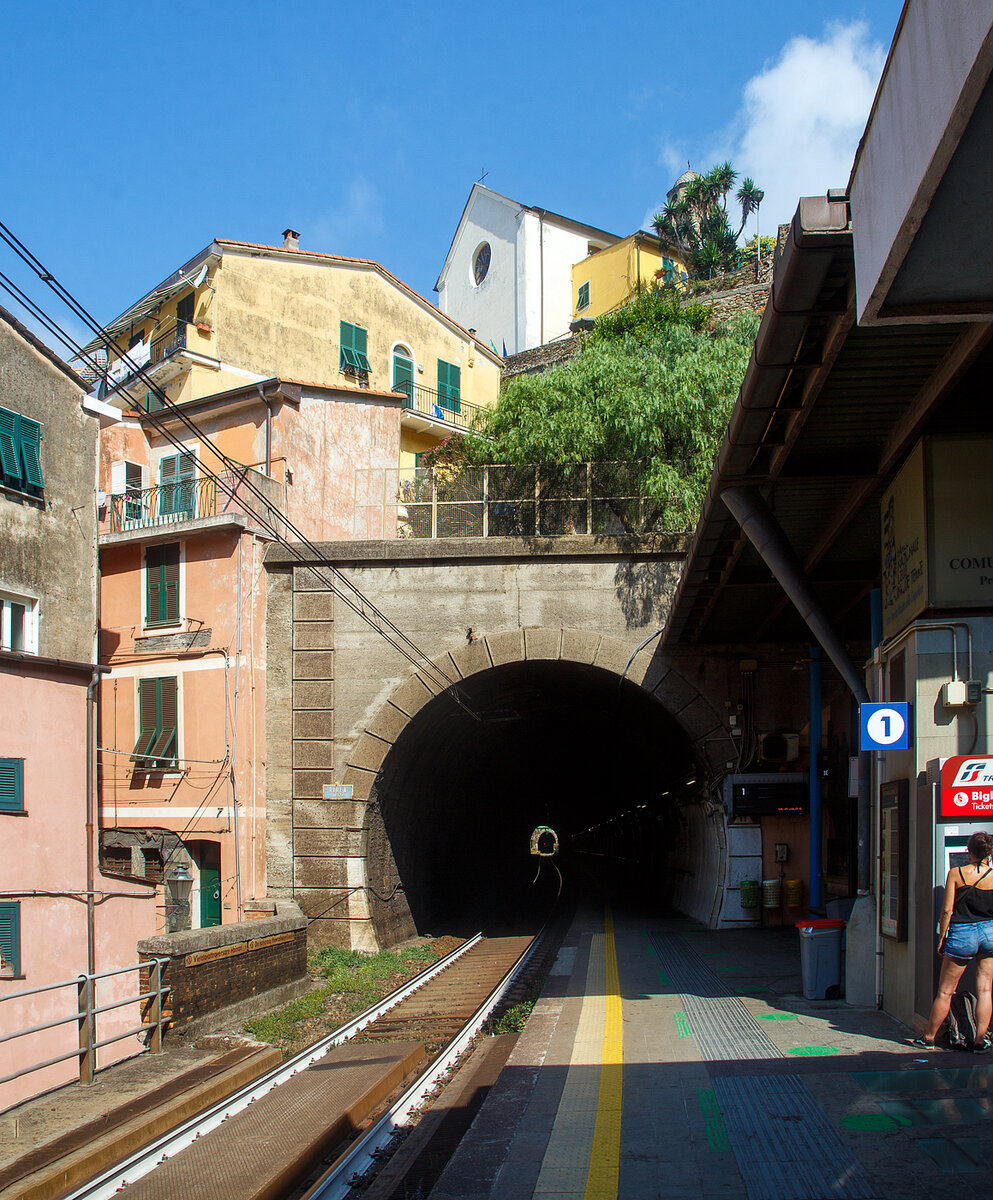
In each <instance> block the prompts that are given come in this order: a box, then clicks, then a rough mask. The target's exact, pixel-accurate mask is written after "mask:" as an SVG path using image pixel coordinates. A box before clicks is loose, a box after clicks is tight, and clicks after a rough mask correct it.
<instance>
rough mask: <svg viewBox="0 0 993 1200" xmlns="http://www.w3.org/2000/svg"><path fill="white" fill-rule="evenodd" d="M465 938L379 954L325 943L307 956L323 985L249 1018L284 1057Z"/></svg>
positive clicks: (253, 1029) (250, 1027) (251, 1027)
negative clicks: (281, 1006) (265, 1012)
mask: <svg viewBox="0 0 993 1200" xmlns="http://www.w3.org/2000/svg"><path fill="white" fill-rule="evenodd" d="M460 941H461V939H459V938H451V937H443V938H435V939H434V940H433V941H426V942H422V943H419V944H417V945H410V946H402V947H400V948H399V949H395V950H381V951H379V952H378V953H376V954H371V953H366V952H364V951H361V950H343V949H341V948H340V947H338V946H325V947H324V948H323V949H321V950H314V951H311V952H310V953H309V954H308V955H307V970H308V973H309V974H310V975H311V977H316V978H317V979H320V980H321V983H320V984H319V985H318V986H317V987H316V988H314V990H313V991H310V992H308V993H307V994H306V995H305V996H301V997H299V999H297V1000H292V1001H290V1003H289V1004H287V1005H285V1006H284V1007H283V1008H280V1009H277V1010H276V1011H275V1012H272V1013H268V1014H266V1015H265V1016H264V1017H256V1018H254V1019H253V1020H251V1021H246V1023H245V1029H246V1030H247V1031H248V1032H249V1033H250V1034H251V1035H252V1037H253V1038H255V1040H256V1041H259V1042H267V1043H269V1044H270V1045H273V1046H277V1047H278V1048H279V1049H280V1050H281V1051H282V1052H283V1057H284V1058H288V1057H289V1056H290V1055H292V1054H295V1053H297V1051H299V1050H302V1049H303V1048H304V1047H305V1046H309V1045H310V1044H311V1043H313V1042H316V1041H318V1040H319V1039H320V1038H322V1037H325V1036H326V1035H327V1034H329V1033H333V1032H334V1031H335V1030H336V1029H338V1028H340V1026H342V1025H344V1024H345V1023H346V1022H347V1021H348V1020H349V1018H350V1017H352V1016H354V1015H355V1014H356V1013H359V1012H361V1011H362V1010H363V1009H365V1008H368V1007H369V1006H370V1005H371V1004H374V1003H375V1002H376V1001H377V1000H381V999H382V998H383V997H384V996H387V995H389V993H390V992H392V991H393V990H394V989H395V988H398V987H399V986H400V985H401V984H402V983H404V982H405V981H406V980H408V979H411V978H413V976H415V975H419V974H420V973H421V971H423V970H424V968H425V967H427V966H430V964H431V963H433V962H437V960H438V959H439V958H442V957H444V955H446V954H449V953H450V952H451V951H452V950H454V949H455V948H456V946H458V945H459V943H460Z"/></svg>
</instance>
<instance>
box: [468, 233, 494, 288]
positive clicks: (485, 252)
mask: <svg viewBox="0 0 993 1200" xmlns="http://www.w3.org/2000/svg"><path fill="white" fill-rule="evenodd" d="M489 269H490V244H489V242H483V244H482V245H481V246H480V247H479V249H478V250H477V251H476V257H475V258H474V259H473V260H472V277H473V279H475V281H476V286H477V287H478V286H479V285H480V284H481V283H482V282H483V280H484V279H485V278H486V274H487V272H488V271H489Z"/></svg>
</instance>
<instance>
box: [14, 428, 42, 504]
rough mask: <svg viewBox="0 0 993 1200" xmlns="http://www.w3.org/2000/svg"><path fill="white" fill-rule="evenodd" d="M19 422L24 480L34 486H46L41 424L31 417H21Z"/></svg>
mask: <svg viewBox="0 0 993 1200" xmlns="http://www.w3.org/2000/svg"><path fill="white" fill-rule="evenodd" d="M18 424H19V426H20V428H19V431H18V432H19V441H20V447H21V463H22V464H23V466H24V482H25V483H29V484H31V486H32V487H36V488H40V487H44V486H45V480H44V478H43V477H42V474H41V426H40V425H39V424H38V422H37V421H32V420H31V419H30V418H29V417H20V418H19V421H18Z"/></svg>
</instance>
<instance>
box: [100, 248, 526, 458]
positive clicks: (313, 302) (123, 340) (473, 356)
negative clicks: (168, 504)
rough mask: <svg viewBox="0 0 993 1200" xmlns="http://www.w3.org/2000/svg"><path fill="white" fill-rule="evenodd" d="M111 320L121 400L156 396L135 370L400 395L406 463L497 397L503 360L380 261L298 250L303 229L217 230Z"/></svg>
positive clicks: (194, 384) (197, 389)
mask: <svg viewBox="0 0 993 1200" xmlns="http://www.w3.org/2000/svg"><path fill="white" fill-rule="evenodd" d="M107 328H108V331H109V332H110V333H111V335H112V336H113V337H114V338H115V339H116V341H115V348H114V350H113V351H111V352H110V354H109V356H108V357H109V362H108V382H107V385H106V386H105V388H104V392H105V395H106V396H107V398H108V399H109V400H110V401H111V402H112V403H119V404H120V406H121V407H122V408H130V407H135V408H139V409H140V408H144V407H146V406H147V405H149V404H151V405H155V404H156V403H158V401H157V400H156V398H155V396H154V394H153V393H150V391H149V387H148V383H147V381H146V380H145V379H142V378H138V377H137V376H136V369H137V368H143V371H144V374H145V375H146V376H150V377H151V378H152V380H153V381H154V382H155V384H157V385H158V386H159V387H161V388H162V389H163V390H164V391H165V393H166V395H167V396H168V397H169V399H170V400H171V401H172V402H173V403H175V404H184V403H186V402H189V401H193V400H200V399H202V398H203V397H205V396H210V395H215V394H217V393H221V392H225V391H228V390H231V389H235V388H240V387H243V386H244V385H245V384H246V383H247V382H256V381H262V380H266V379H272V378H276V377H278V378H281V379H290V380H298V381H303V382H305V383H306V384H308V385H312V386H315V387H320V388H328V389H331V390H333V391H341V392H343V393H348V394H352V393H354V391H355V390H356V389H360V390H368V391H370V392H372V393H377V392H378V393H384V392H385V393H392V392H398V393H399V394H400V395H402V397H403V400H402V407H401V412H400V424H401V429H400V462H399V464H398V465H399V466H413V465H414V456H415V455H416V454H417V453H419V452H421V451H424V450H427V449H430V448H431V447H433V446H436V445H437V444H438V443H439V442H441V441H443V440H444V439H445V438H447V437H449V436H451V434H452V433H453V432H458V431H460V430H464V429H465V428H466V427H467V426H468V424H469V423H470V422H471V420H472V417H473V414H474V412H475V410H476V409H478V408H480V407H485V406H488V405H490V404H492V403H493V402H494V401H495V400H496V397H497V393H498V391H499V385H500V368H501V366H502V362H503V360H502V359H501V358H500V356H499V355H498V354H495V353H494V352H493V351H492V350H491V349H490V348H489V347H487V346H485V345H484V344H483V343H482V342H480V341H479V340H478V339H477V338H475V337H474V336H473V335H472V333H470V332H469V331H467V330H465V329H463V328H462V327H461V326H460V325H459V324H458V323H457V322H455V321H453V320H452V319H451V318H450V317H448V316H446V315H445V314H444V313H441V312H440V311H439V310H438V309H437V308H435V306H434V305H433V304H431V303H430V302H429V301H428V300H426V299H425V298H424V297H423V296H420V295H419V294H418V293H417V292H415V291H414V290H413V289H412V288H409V287H407V285H406V284H404V283H402V282H401V281H400V280H399V279H397V278H396V277H395V276H394V275H392V274H391V273H390V272H389V271H387V270H386V269H385V268H384V267H382V266H380V264H379V263H376V262H372V261H371V260H368V259H356V258H345V257H342V256H340V255H332V254H320V253H315V252H311V251H306V250H301V249H299V241H298V235H297V234H295V233H294V231H293V230H287V231H286V233H285V234H284V241H283V245H282V246H264V245H256V244H254V243H249V242H238V241H231V240H227V239H220V238H219V239H217V240H215V241H214V242H212V243H211V244H210V245H209V246H208V247H207V248H206V249H204V250H203V251H201V253H200V254H198V255H197V256H196V257H195V258H193V259H191V260H190V262H188V263H186V264H185V265H184V266H183V267H181V268H180V269H179V270H178V271H176V272H174V274H173V275H171V276H170V277H169V278H168V279H166V280H165V281H164V282H163V283H161V284H160V285H159V286H158V287H157V288H155V289H153V291H151V292H149V293H148V294H147V295H146V296H144V297H143V298H142V299H141V300H139V301H138V302H137V303H136V304H133V305H132V306H131V307H130V308H128V309H127V310H125V311H124V312H123V313H122V314H121V315H120V316H119V317H117V318H116V319H115V320H114V321H112V322H111V323H110V324H109V325H108V327H107ZM95 348H96V344H95V343H94V344H93V345H92V346H91V347H90V349H91V350H92V349H95ZM115 397H116V400H115ZM249 465H250V464H249Z"/></svg>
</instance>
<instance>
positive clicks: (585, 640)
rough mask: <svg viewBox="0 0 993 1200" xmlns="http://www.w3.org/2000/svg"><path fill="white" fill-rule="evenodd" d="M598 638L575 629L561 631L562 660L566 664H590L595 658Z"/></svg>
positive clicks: (598, 643) (594, 634)
mask: <svg viewBox="0 0 993 1200" xmlns="http://www.w3.org/2000/svg"><path fill="white" fill-rule="evenodd" d="M599 645H600V636H599V634H596V633H583V632H582V631H581V630H577V629H564V630H563V631H562V658H563V659H565V660H566V661H567V662H577V663H591V662H592V661H593V659H594V658H595V657H596V652H597V647H598V646H599Z"/></svg>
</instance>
